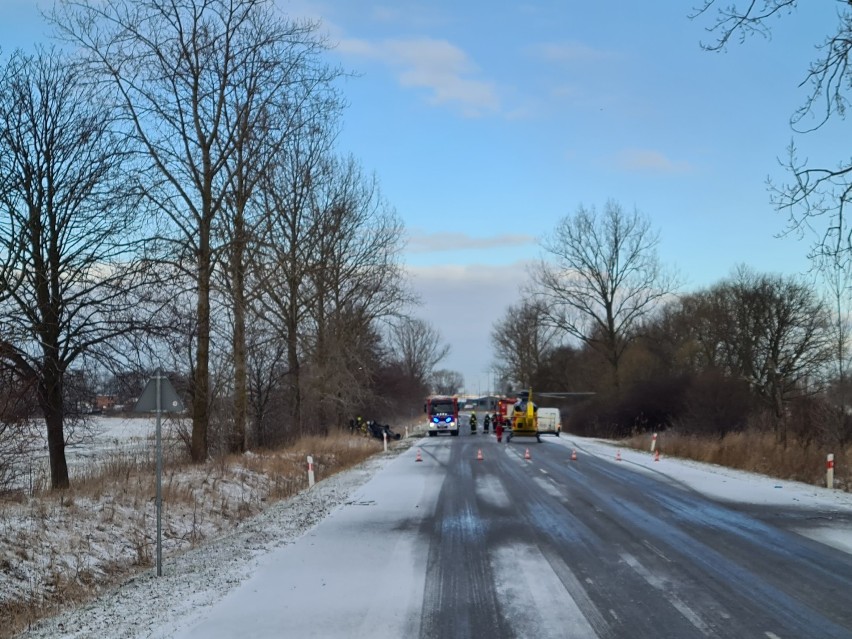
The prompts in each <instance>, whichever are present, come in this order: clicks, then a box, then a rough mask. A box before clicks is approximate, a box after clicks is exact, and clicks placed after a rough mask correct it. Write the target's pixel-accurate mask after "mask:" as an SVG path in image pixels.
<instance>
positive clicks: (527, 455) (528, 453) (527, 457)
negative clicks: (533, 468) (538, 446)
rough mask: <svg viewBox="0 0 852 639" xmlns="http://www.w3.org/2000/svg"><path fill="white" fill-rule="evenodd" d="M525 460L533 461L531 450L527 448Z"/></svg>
mask: <svg viewBox="0 0 852 639" xmlns="http://www.w3.org/2000/svg"><path fill="white" fill-rule="evenodd" d="M524 459H532V457H530V449H529V448H527V450H526V452H525V453H524Z"/></svg>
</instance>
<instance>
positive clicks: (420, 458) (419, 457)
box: [414, 448, 423, 462]
mask: <svg viewBox="0 0 852 639" xmlns="http://www.w3.org/2000/svg"><path fill="white" fill-rule="evenodd" d="M414 461H416V462H422V461H423V455H421V454H420V449H419V448H418V449H417V457H415V458H414Z"/></svg>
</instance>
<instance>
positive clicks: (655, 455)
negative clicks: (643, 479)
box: [654, 451, 660, 461]
mask: <svg viewBox="0 0 852 639" xmlns="http://www.w3.org/2000/svg"><path fill="white" fill-rule="evenodd" d="M654 461H660V451H655V452H654Z"/></svg>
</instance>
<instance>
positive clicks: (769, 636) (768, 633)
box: [764, 630, 781, 639]
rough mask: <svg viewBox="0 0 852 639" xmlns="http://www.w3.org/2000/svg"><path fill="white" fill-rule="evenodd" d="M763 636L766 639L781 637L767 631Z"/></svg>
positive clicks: (778, 638)
mask: <svg viewBox="0 0 852 639" xmlns="http://www.w3.org/2000/svg"><path fill="white" fill-rule="evenodd" d="M764 634H765V635H766V637H767V639H781V637H779V636H778V635H776V634H775V633H774V632H769V631H768V630H767V631H766V632H765V633H764Z"/></svg>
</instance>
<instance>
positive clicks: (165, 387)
mask: <svg viewBox="0 0 852 639" xmlns="http://www.w3.org/2000/svg"><path fill="white" fill-rule="evenodd" d="M134 410H135V411H136V412H140V413H150V412H156V413H157V499H156V502H157V576H158V577H162V576H163V534H162V533H163V526H162V516H163V488H162V486H163V437H162V428H161V426H160V422H161V415H162V414H163V413H164V412H165V413H179V412H181V411H183V402H182V401H180V397H178V394H177V392H176V391H175V389H174V386H172V385H171V382H169V378H168V377H166V376H164V375H163V374H162V371H161V370H160V369H159V368H158V369H157V372H156V373H154V377H152V378H151V379H149V380H148V383H147V384H146V385H145V390H144V391H142V395H140V396H139V400H138V401H137V402H136V408H135V409H134Z"/></svg>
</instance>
